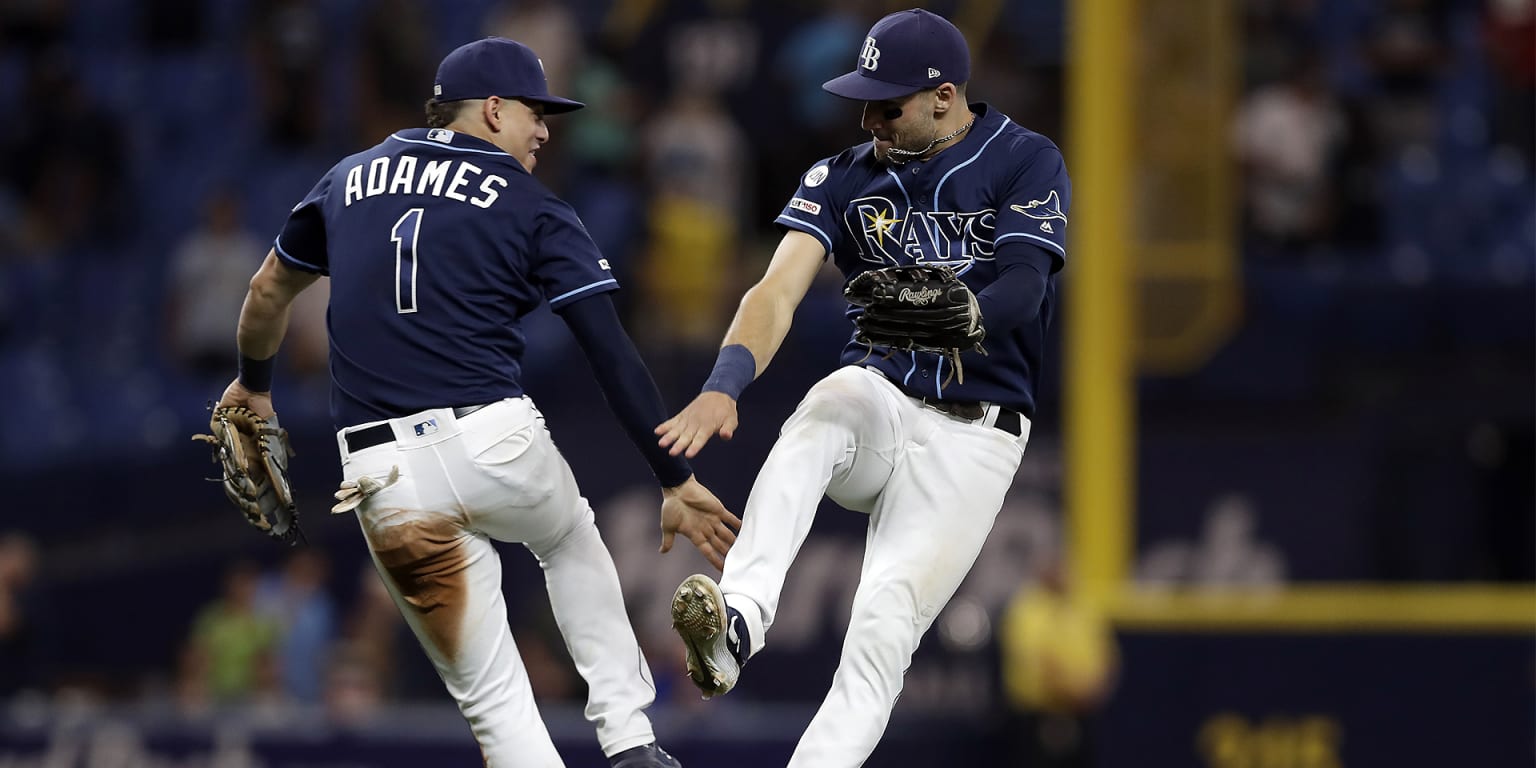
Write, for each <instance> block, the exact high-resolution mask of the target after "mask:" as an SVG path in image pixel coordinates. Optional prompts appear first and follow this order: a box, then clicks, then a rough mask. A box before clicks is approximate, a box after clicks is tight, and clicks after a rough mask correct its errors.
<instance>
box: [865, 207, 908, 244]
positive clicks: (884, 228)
mask: <svg viewBox="0 0 1536 768" xmlns="http://www.w3.org/2000/svg"><path fill="white" fill-rule="evenodd" d="M864 218H865V220H867V221H868V222H869V223H868V224H865V225H864V232H865V233H866V234H870V235H874V236H875V240H876V241H877V242H878V243H879V244H880V247H881V248H884V247H885V236H886V235H890V236H891V239H893V240H894V239H895V238H896V235H895V234H894V233H892V232H891V230H892V229H893V228H895V226H896V225H897V224H900V223H901V219H898V218H895V217H894V215H893V214H892V213H891V212H890V211H889V210H886V209H884V208H882V209H880V210H879V211H876V212H875V213H873V214H872V213H870V212H869V211H864Z"/></svg>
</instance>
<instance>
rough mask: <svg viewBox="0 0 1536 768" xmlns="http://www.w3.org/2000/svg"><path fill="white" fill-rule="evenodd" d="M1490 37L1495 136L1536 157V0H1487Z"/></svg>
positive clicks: (1527, 163) (1526, 160)
mask: <svg viewBox="0 0 1536 768" xmlns="http://www.w3.org/2000/svg"><path fill="white" fill-rule="evenodd" d="M1486 6H1487V8H1486V17H1485V19H1486V21H1485V26H1484V37H1485V39H1486V41H1487V50H1488V64H1489V68H1490V69H1491V70H1492V71H1493V114H1492V115H1491V117H1492V120H1493V126H1492V128H1493V130H1492V134H1493V136H1492V138H1493V142H1494V144H1495V145H1496V146H1500V147H1509V148H1511V149H1514V150H1516V151H1518V152H1519V153H1520V158H1521V160H1522V161H1523V162H1524V165H1525V167H1526V170H1527V171H1529V170H1530V168H1531V164H1532V163H1533V162H1536V2H1533V0H1487V3H1486Z"/></svg>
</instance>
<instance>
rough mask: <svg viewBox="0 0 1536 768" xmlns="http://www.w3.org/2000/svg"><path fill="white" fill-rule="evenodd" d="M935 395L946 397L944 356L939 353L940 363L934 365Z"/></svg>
mask: <svg viewBox="0 0 1536 768" xmlns="http://www.w3.org/2000/svg"><path fill="white" fill-rule="evenodd" d="M933 396H934V397H940V398H942V397H944V356H943V355H939V364H938V365H935V366H934V367H933Z"/></svg>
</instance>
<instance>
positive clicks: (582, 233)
mask: <svg viewBox="0 0 1536 768" xmlns="http://www.w3.org/2000/svg"><path fill="white" fill-rule="evenodd" d="M275 249H276V251H277V255H278V258H280V259H282V261H283V263H284V264H286V265H287V266H289V267H293V268H295V269H300V270H304V271H306V272H317V273H320V274H322V275H329V276H330V277H331V278H332V280H331V301H330V308H329V310H328V312H327V313H326V325H327V327H328V329H329V331H330V348H331V385H332V389H331V416H332V418H333V419H334V420H335V422H336V426H337V427H338V428H342V427H347V426H352V425H356V424H360V423H363V422H368V421H376V420H380V419H388V418H396V417H399V416H405V415H408V414H411V413H415V412H417V411H420V410H423V409H427V408H444V407H456V406H464V405H478V404H480V403H488V402H492V401H495V400H499V399H502V398H506V397H516V396H518V395H521V394H522V393H523V388H522V385H521V383H520V382H519V377H520V374H521V368H520V360H521V357H522V354H523V349H524V346H525V342H524V338H523V331H522V328H521V325H520V322H519V319H520V318H521V317H522V316H523V315H526V314H528V313H529V312H532V311H533V310H534V309H536V308H538V306H539V305H540V304H541V303H542V302H545V301H548V302H549V303H550V305H551V306H553V307H556V308H558V307H560V306H561V305H563V304H565V303H567V302H571V301H575V300H577V299H579V298H582V297H585V296H590V295H592V294H594V293H596V292H601V291H612V290H615V289H617V288H618V283H617V282H616V281H615V280H614V279H613V276H612V275H611V274H610V272H609V268H608V262H607V261H605V260H604V259H603V258H602V256H601V254H600V253H599V252H598V249H597V246H596V245H594V244H593V242H592V238H591V237H590V236H588V234H587V230H586V227H585V226H583V225H582V223H581V220H580V219H579V218H577V216H576V212H575V211H573V210H572V209H571V207H570V206H569V205H567V204H565V203H564V202H562V201H561V200H560V199H559V198H557V197H555V196H554V194H552V193H551V192H550V191H549V190H548V189H546V188H545V187H544V186H543V185H542V184H540V183H539V182H538V181H536V180H535V179H534V178H533V176H531V175H530V174H529V173H528V172H527V171H525V170H524V169H523V167H522V165H521V164H519V163H518V162H517V160H516V159H514V158H513V157H512V156H511V155H508V154H507V153H505V152H502V151H501V150H499V149H497V148H496V147H495V146H494V145H492V144H490V143H489V142H486V141H483V140H481V139H477V138H475V137H473V136H466V135H464V134H462V133H455V132H453V131H450V130H447V129H442V128H436V129H430V130H429V129H425V128H420V129H413V130H406V131H401V132H399V133H396V134H394V135H393V136H390V137H389V138H388V139H385V140H384V141H383V142H382V143H380V144H379V145H378V146H376V147H373V148H372V149H369V150H367V151H365V152H360V153H358V154H356V155H352V156H351V157H348V158H346V159H344V160H342V161H341V162H340V163H337V164H336V166H335V167H333V168H331V170H330V171H328V172H327V173H326V174H325V176H324V177H322V178H321V179H320V182H319V183H318V184H316V185H315V188H314V189H313V190H311V191H310V193H309V194H308V195H307V196H305V198H304V200H303V201H301V202H300V203H299V204H298V205H297V206H295V207H294V209H293V213H292V214H290V215H289V217H288V222H287V223H286V224H285V225H284V226H283V230H282V233H281V234H280V235H278V238H277V241H276V244H275Z"/></svg>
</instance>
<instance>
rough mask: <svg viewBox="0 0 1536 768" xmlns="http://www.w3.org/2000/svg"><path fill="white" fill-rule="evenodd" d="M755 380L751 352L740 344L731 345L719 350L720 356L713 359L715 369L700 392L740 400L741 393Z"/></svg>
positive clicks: (754, 368)
mask: <svg viewBox="0 0 1536 768" xmlns="http://www.w3.org/2000/svg"><path fill="white" fill-rule="evenodd" d="M755 378H757V358H754V357H753V356H752V350H750V349H747V348H746V346H744V345H741V344H732V345H730V346H727V347H721V348H720V356H719V357H717V358H715V369H714V370H713V371H710V372H709V380H708V381H705V382H704V388H703V390H701V391H704V392H722V393H724V394H726V395H729V396H730V398H731V399H732V400H740V399H741V393H742V391H744V390H745V389H746V388H747V385H748V384H751V383H752V380H753V379H755Z"/></svg>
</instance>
